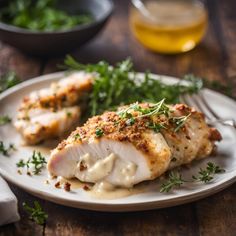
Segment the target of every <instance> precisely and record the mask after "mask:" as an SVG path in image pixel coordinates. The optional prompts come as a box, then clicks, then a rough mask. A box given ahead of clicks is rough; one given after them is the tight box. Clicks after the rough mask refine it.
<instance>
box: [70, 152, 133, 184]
mask: <svg viewBox="0 0 236 236" xmlns="http://www.w3.org/2000/svg"><path fill="white" fill-rule="evenodd" d="M136 171H137V165H136V164H134V163H133V162H130V161H124V160H122V159H121V158H119V157H118V156H117V155H115V154H114V153H111V154H110V155H108V156H107V157H105V158H102V159H95V158H94V157H92V156H91V155H90V154H88V153H87V154H85V155H84V156H82V157H81V158H80V162H79V163H78V164H77V166H76V170H75V177H76V178H78V179H79V180H80V181H83V182H89V183H96V184H98V186H100V188H102V187H105V186H106V187H107V186H110V187H109V188H113V187H111V186H113V185H111V184H110V183H109V179H110V178H112V179H114V177H115V179H116V184H115V186H119V185H121V186H126V187H132V186H133V185H134V179H135V178H134V177H135V174H136Z"/></svg>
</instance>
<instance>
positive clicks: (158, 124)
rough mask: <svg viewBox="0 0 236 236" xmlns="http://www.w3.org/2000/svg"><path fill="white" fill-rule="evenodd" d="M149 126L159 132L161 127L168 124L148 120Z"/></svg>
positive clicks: (163, 127)
mask: <svg viewBox="0 0 236 236" xmlns="http://www.w3.org/2000/svg"><path fill="white" fill-rule="evenodd" d="M147 127H148V128H149V129H152V130H153V131H154V132H155V133H159V132H160V131H161V129H166V126H165V125H164V124H162V123H153V122H148V123H147Z"/></svg>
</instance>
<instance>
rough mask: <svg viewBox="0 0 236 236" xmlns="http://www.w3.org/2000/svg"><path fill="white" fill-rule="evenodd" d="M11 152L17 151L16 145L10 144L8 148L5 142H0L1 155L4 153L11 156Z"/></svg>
mask: <svg viewBox="0 0 236 236" xmlns="http://www.w3.org/2000/svg"><path fill="white" fill-rule="evenodd" d="M11 151H16V148H15V146H14V144H12V143H10V144H9V146H8V147H7V146H6V145H5V144H4V143H3V141H0V153H2V154H3V155H4V156H7V157H8V156H10V152H11Z"/></svg>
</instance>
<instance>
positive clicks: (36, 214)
mask: <svg viewBox="0 0 236 236" xmlns="http://www.w3.org/2000/svg"><path fill="white" fill-rule="evenodd" d="M23 207H24V210H25V211H26V212H27V213H28V214H29V215H30V217H29V218H30V219H31V220H33V221H34V222H36V223H37V224H39V225H43V224H45V222H46V220H47V218H48V215H47V214H46V213H45V212H44V210H43V208H42V207H41V205H40V204H39V202H38V201H34V206H33V207H30V206H29V205H28V204H27V203H26V202H23Z"/></svg>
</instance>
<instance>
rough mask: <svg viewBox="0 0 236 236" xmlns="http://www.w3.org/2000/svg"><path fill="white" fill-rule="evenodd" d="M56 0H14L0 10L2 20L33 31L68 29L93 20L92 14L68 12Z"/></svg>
mask: <svg viewBox="0 0 236 236" xmlns="http://www.w3.org/2000/svg"><path fill="white" fill-rule="evenodd" d="M56 3H57V1H56V0H12V1H9V3H8V4H7V6H6V7H4V8H2V9H1V11H0V20H1V21H3V22H6V23H8V24H12V25H14V26H18V27H21V28H26V29H29V30H32V31H47V32H50V31H57V30H68V29H71V28H73V27H75V26H76V25H80V24H87V23H90V22H92V21H93V16H92V14H89V13H83V14H82V13H77V14H68V13H67V12H66V11H63V10H60V9H58V8H57V5H56Z"/></svg>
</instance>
